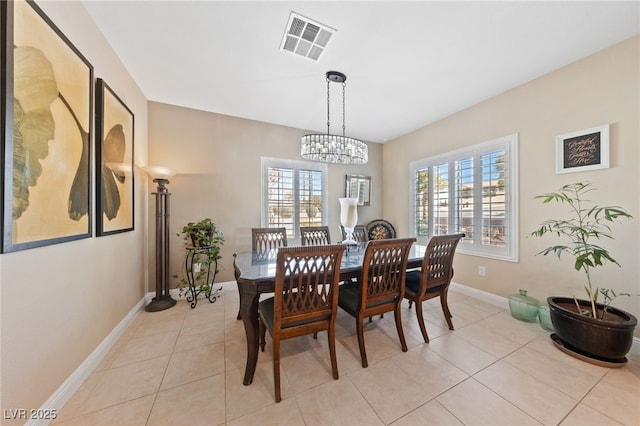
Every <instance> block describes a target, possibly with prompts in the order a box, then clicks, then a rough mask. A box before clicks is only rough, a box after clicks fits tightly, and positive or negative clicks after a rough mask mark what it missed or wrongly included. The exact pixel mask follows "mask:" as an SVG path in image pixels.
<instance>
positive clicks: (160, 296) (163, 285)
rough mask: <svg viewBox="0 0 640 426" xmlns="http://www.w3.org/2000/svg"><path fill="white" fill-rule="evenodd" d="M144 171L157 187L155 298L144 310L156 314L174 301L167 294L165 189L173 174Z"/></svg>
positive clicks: (154, 169)
mask: <svg viewBox="0 0 640 426" xmlns="http://www.w3.org/2000/svg"><path fill="white" fill-rule="evenodd" d="M144 170H145V171H146V172H147V173H148V174H149V175H150V176H151V177H152V178H153V181H154V182H155V183H156V184H157V185H158V188H157V190H156V192H153V193H152V194H153V195H155V197H156V297H154V298H153V300H151V303H149V304H148V305H147V306H146V307H145V310H146V311H147V312H157V311H163V310H165V309H169V308H171V307H172V306H174V305H175V304H176V300H175V299H174V298H173V297H171V294H169V216H170V211H171V209H170V205H169V199H170V196H171V193H170V192H169V190H168V189H167V186H166V185H167V184H168V183H169V178H170V177H172V176H174V175H175V172H174V171H172V170H170V169H168V168H166V167H161V166H147V167H145V168H144Z"/></svg>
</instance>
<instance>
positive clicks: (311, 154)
mask: <svg viewBox="0 0 640 426" xmlns="http://www.w3.org/2000/svg"><path fill="white" fill-rule="evenodd" d="M326 75H327V133H326V134H319V133H318V134H311V135H304V136H303V137H302V148H301V150H300V154H301V155H302V157H303V158H306V159H307V160H315V161H322V162H325V163H339V164H365V163H366V162H367V161H368V159H369V155H368V147H367V144H366V143H364V142H362V141H360V140H358V139H354V138H350V137H347V136H345V120H344V117H345V113H344V110H345V108H344V105H345V87H346V86H347V84H346V83H345V81H347V76H346V75H344V74H343V73H341V72H338V71H327V74H326ZM331 82H334V83H342V136H340V135H332V134H331V124H330V122H329V105H330V103H331V102H330V96H329V85H330V84H331Z"/></svg>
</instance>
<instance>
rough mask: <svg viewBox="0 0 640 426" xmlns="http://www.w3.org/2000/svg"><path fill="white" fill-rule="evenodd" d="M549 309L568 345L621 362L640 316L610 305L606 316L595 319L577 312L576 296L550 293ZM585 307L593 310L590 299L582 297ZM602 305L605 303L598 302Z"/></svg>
mask: <svg viewBox="0 0 640 426" xmlns="http://www.w3.org/2000/svg"><path fill="white" fill-rule="evenodd" d="M547 302H548V303H549V311H550V314H551V322H552V323H553V328H554V330H555V334H556V335H557V337H558V338H560V340H562V343H563V344H564V346H565V347H566V348H567V349H569V350H573V351H575V352H577V353H578V354H580V355H584V356H587V357H591V358H594V359H596V360H600V361H604V362H611V363H619V362H624V361H626V358H625V355H626V354H627V353H628V352H629V350H630V349H631V345H632V343H633V330H634V329H635V328H636V325H637V324H638V320H637V319H636V317H634V316H633V315H631V314H629V313H627V312H625V311H622V310H620V309H616V308H612V307H609V309H608V317H607V318H606V319H594V318H591V317H587V316H584V315H580V314H579V313H577V312H576V306H575V302H574V300H573V298H570V297H549V298H547ZM578 303H579V305H580V307H581V308H584V309H588V310H591V303H590V302H589V301H588V300H578ZM596 308H599V309H602V308H603V305H601V304H599V303H598V304H596Z"/></svg>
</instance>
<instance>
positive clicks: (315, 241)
mask: <svg viewBox="0 0 640 426" xmlns="http://www.w3.org/2000/svg"><path fill="white" fill-rule="evenodd" d="M300 241H301V243H302V245H303V246H319V245H323V244H331V234H330V233H329V227H328V226H301V227H300Z"/></svg>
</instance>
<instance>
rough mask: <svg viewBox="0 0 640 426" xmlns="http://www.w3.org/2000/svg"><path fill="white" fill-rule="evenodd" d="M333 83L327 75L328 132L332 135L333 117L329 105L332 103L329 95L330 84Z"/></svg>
mask: <svg viewBox="0 0 640 426" xmlns="http://www.w3.org/2000/svg"><path fill="white" fill-rule="evenodd" d="M330 84H331V81H330V80H329V78H328V77H327V134H328V135H330V134H331V123H330V122H331V117H330V115H329V107H330V105H331V97H330V96H329V85H330Z"/></svg>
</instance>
